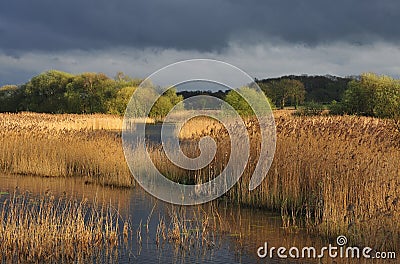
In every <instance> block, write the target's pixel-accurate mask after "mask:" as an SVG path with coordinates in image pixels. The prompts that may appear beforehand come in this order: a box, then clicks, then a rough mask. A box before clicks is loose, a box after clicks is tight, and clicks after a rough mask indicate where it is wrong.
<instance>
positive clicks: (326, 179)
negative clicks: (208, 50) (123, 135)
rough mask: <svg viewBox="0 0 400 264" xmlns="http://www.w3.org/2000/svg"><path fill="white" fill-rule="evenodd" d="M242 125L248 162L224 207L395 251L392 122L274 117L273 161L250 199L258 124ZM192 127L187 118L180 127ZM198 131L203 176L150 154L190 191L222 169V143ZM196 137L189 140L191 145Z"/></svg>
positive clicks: (396, 155) (398, 224) (215, 133)
mask: <svg viewBox="0 0 400 264" xmlns="http://www.w3.org/2000/svg"><path fill="white" fill-rule="evenodd" d="M210 122H212V121H210ZM203 124H204V121H201V123H200V125H199V127H200V126H201V125H203ZM247 124H248V125H247V126H248V127H247V128H248V131H249V135H250V143H251V146H250V147H251V149H250V153H251V159H250V161H249V162H248V164H247V167H246V170H245V172H244V174H243V175H242V177H241V179H240V180H239V182H238V183H237V184H236V185H235V186H234V187H233V188H232V189H231V190H230V192H229V193H228V194H227V196H228V197H229V199H230V200H231V201H234V202H236V203H238V204H244V205H247V206H250V207H257V208H266V209H269V210H273V211H278V212H280V213H281V216H282V220H283V226H284V227H287V228H289V227H290V228H292V229H293V228H294V229H295V228H298V227H303V226H305V227H307V228H308V230H310V231H314V232H317V233H318V234H319V235H324V236H327V237H331V238H334V237H336V236H338V235H340V234H345V235H347V236H348V238H349V239H350V241H351V243H356V244H358V245H368V246H371V247H373V248H376V249H399V248H400V211H399V209H400V208H399V206H400V205H399V204H400V203H399V199H400V166H399V163H398V161H399V160H400V135H399V133H398V132H397V131H396V129H395V127H394V126H393V123H392V122H390V121H388V120H381V119H375V118H367V117H354V116H344V117H334V116H318V117H292V116H280V117H277V118H276V126H277V149H276V152H275V157H274V162H273V164H272V166H271V169H270V170H269V173H268V174H267V176H266V179H265V180H264V181H263V183H262V184H261V186H259V187H258V188H257V189H256V190H254V191H251V192H250V191H249V190H248V184H249V180H250V178H251V176H252V173H253V171H254V168H255V165H256V163H257V159H258V158H257V157H258V156H257V155H258V153H259V148H260V144H259V138H260V135H259V132H257V131H259V130H258V127H257V126H258V124H257V122H252V121H249V122H247ZM195 126H196V124H195V119H194V120H193V121H192V123H191V124H190V126H188V127H186V128H190V130H191V128H192V127H195ZM183 129H185V126H184V127H183ZM198 131H204V134H203V135H210V136H212V137H214V138H215V139H216V141H217V145H218V150H217V155H216V157H215V158H214V160H213V162H212V163H211V164H210V165H209V166H207V167H206V168H205V169H203V170H202V171H197V172H184V173H182V170H180V169H179V168H174V166H173V164H169V163H168V161H167V160H166V158H165V157H164V156H163V154H162V149H161V148H153V149H151V150H150V152H151V153H152V155H153V162H154V163H156V164H157V166H158V168H159V169H160V170H161V171H163V170H164V172H165V173H166V174H167V175H173V177H172V178H174V179H177V181H180V182H190V183H192V184H195V183H197V182H198V179H199V177H197V178H196V176H198V175H204V176H205V177H210V175H218V173H219V172H220V171H221V170H222V169H223V168H224V166H225V164H226V162H227V160H226V159H225V156H226V153H229V149H227V148H228V147H227V146H228V144H227V141H229V138H227V134H226V133H225V132H224V131H222V130H220V129H219V127H215V128H212V127H210V126H208V127H206V128H203V129H201V128H198ZM181 133H182V132H181ZM184 133H186V135H187V134H189V133H190V131H189V132H184ZM203 135H198V134H193V133H192V139H193V141H194V142H195V141H196V140H198V138H200V137H201V136H203ZM182 149H183V151H184V152H185V151H186V152H189V153H188V156H196V155H198V150H196V148H194V147H188V148H185V147H184V146H183V147H182ZM188 179H189V180H188ZM203 180H204V179H203V178H201V177H200V181H201V182H204V181H203Z"/></svg>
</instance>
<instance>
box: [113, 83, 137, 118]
mask: <svg viewBox="0 0 400 264" xmlns="http://www.w3.org/2000/svg"><path fill="white" fill-rule="evenodd" d="M135 90H136V87H131V86H128V87H124V88H121V89H119V90H118V92H117V93H116V95H115V97H114V98H112V99H111V100H110V101H109V104H108V110H107V113H109V114H117V115H123V114H124V113H125V109H126V107H127V105H128V103H129V100H130V99H131V97H132V94H133V93H134V92H135Z"/></svg>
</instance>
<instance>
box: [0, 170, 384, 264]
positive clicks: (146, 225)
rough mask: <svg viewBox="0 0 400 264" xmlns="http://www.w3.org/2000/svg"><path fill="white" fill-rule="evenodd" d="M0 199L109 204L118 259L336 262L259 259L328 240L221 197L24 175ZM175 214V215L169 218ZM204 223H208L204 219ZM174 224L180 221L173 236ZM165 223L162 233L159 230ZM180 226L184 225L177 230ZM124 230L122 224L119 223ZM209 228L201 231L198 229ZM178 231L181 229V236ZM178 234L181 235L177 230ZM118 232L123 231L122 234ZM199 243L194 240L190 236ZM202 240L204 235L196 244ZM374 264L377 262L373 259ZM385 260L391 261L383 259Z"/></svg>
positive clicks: (7, 182)
mask: <svg viewBox="0 0 400 264" xmlns="http://www.w3.org/2000/svg"><path fill="white" fill-rule="evenodd" d="M0 181H1V184H0V198H1V199H4V198H5V197H6V196H7V195H11V194H12V193H14V192H20V193H23V192H29V193H31V195H43V194H45V193H48V192H51V193H52V194H53V195H54V196H62V195H65V194H67V195H72V196H73V197H74V198H76V199H85V198H86V199H87V200H88V201H89V202H90V201H95V200H96V201H97V202H98V203H105V204H112V206H114V207H115V208H116V209H118V211H119V213H120V214H121V216H122V217H123V218H124V219H128V220H129V222H130V226H129V229H130V231H131V232H130V234H131V235H130V237H129V242H128V243H126V244H124V243H121V244H120V246H119V253H118V255H119V256H118V259H116V260H113V262H114V261H115V262H118V263H130V262H136V263H155V262H158V263H335V262H333V261H330V260H328V259H324V260H322V261H317V260H313V261H307V260H305V259H299V260H290V261H288V260H282V259H273V260H271V259H260V258H258V257H257V254H256V251H257V248H258V247H260V246H262V245H264V242H268V244H269V245H271V246H275V247H280V246H285V247H287V248H290V247H291V246H296V247H298V248H301V247H303V246H314V247H316V248H319V247H321V246H322V245H326V244H327V241H323V240H322V239H320V238H316V237H311V236H310V235H308V234H307V233H306V232H305V231H304V230H298V232H288V231H287V230H285V229H282V228H281V219H280V217H279V216H278V215H276V214H271V213H268V212H265V211H263V210H255V209H249V208H240V207H237V206H231V205H230V204H229V202H227V201H225V200H223V199H221V200H219V201H218V202H214V203H207V204H204V205H202V206H190V207H178V206H174V207H173V206H171V205H168V204H165V203H163V202H160V201H158V200H156V199H155V198H153V197H151V196H150V195H148V194H147V193H145V192H143V191H142V190H141V188H140V187H136V188H134V189H112V188H105V187H101V186H97V185H90V184H86V183H85V180H84V179H80V178H40V177H29V176H16V175H2V176H0ZM174 218H176V220H175V222H174ZM205 221H207V223H205ZM176 222H179V224H180V225H181V226H180V227H179V228H178V229H177V230H179V231H178V234H175V235H177V236H178V237H180V239H187V240H182V241H184V243H178V242H177V240H174V239H173V237H172V235H173V234H174V233H173V232H174V230H175V229H174V228H175V224H176ZM160 223H164V228H165V230H166V231H165V234H164V238H162V231H160V230H161V229H160V228H161V227H162V224H160ZM183 225H184V226H185V228H186V229H183V228H181V227H182V226H183ZM120 226H121V228H123V224H121V225H120ZM205 227H207V228H209V230H201V229H202V228H205ZM182 230H186V231H185V232H186V234H184V233H183V231H182ZM179 232H180V233H179ZM121 233H122V232H121ZM205 233H206V235H205ZM196 234H197V237H198V238H199V241H193V238H196ZM201 239H205V240H204V241H205V242H204V243H201V241H200V240H201ZM336 263H375V262H371V261H370V262H365V261H358V262H357V261H355V260H352V261H347V262H346V261H341V262H340V261H338V260H337V262H336ZM378 263H379V262H378ZM385 263H390V262H385Z"/></svg>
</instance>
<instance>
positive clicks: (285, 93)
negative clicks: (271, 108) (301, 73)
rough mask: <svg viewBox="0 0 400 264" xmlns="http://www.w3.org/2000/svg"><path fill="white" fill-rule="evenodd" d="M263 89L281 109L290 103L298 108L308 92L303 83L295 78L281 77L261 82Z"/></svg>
mask: <svg viewBox="0 0 400 264" xmlns="http://www.w3.org/2000/svg"><path fill="white" fill-rule="evenodd" d="M261 89H262V90H263V91H264V93H265V94H266V95H267V96H268V97H269V98H271V100H272V102H273V103H274V104H275V105H277V106H278V107H279V108H281V109H283V108H285V106H287V105H288V103H289V105H293V106H294V107H295V108H296V109H297V107H298V106H299V105H300V104H302V103H303V102H304V98H305V94H306V90H305V89H304V85H303V83H302V82H300V81H299V80H293V79H281V80H278V81H272V82H270V83H267V84H261Z"/></svg>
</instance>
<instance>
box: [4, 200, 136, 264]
mask: <svg viewBox="0 0 400 264" xmlns="http://www.w3.org/2000/svg"><path fill="white" fill-rule="evenodd" d="M0 213H1V222H0V259H1V260H2V262H7V263H11V262H12V263H76V262H78V263H81V262H95V261H96V262H103V261H107V262H108V261H109V260H115V259H116V257H117V256H118V244H119V243H120V240H121V238H120V227H119V221H120V220H121V219H120V216H119V214H118V212H117V211H116V210H115V209H113V208H112V207H110V206H107V205H103V206H98V205H96V203H95V204H94V205H89V204H88V203H87V201H77V200H74V199H71V198H68V197H66V196H64V197H60V198H54V196H52V195H51V193H47V194H46V195H43V196H39V197H34V196H30V195H28V194H19V195H17V194H16V193H14V195H12V196H11V197H9V199H6V200H4V202H3V204H2V206H1V211H0ZM124 226H125V224H124ZM125 233H126V232H125V230H124V231H123V235H124V236H127V235H128V234H125Z"/></svg>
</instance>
